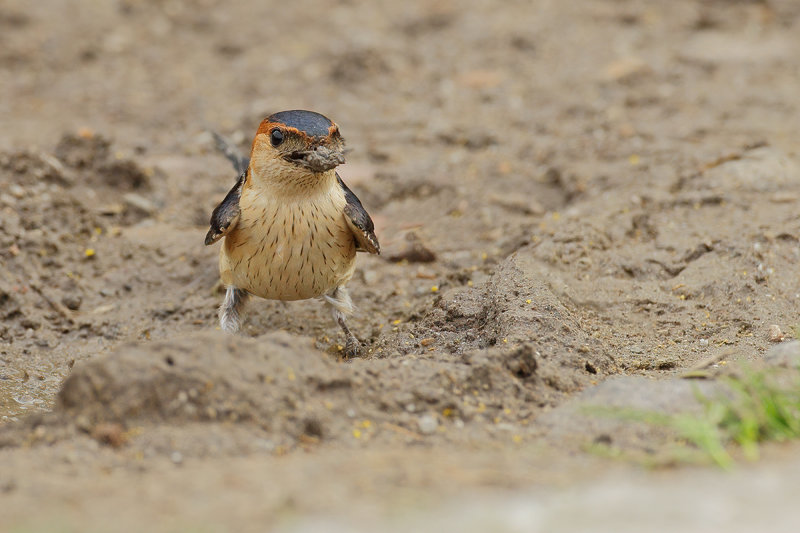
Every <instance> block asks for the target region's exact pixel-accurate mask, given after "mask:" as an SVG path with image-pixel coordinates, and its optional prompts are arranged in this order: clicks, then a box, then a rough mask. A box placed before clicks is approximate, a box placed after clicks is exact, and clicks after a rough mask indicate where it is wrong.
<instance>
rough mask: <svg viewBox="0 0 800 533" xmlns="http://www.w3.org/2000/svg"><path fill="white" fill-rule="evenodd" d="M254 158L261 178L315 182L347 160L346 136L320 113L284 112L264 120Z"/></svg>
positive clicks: (291, 182)
mask: <svg viewBox="0 0 800 533" xmlns="http://www.w3.org/2000/svg"><path fill="white" fill-rule="evenodd" d="M250 161H251V163H250V165H251V170H252V171H253V173H254V174H257V175H258V176H259V177H260V179H261V180H266V181H271V182H275V183H277V182H280V183H281V184H282V185H311V184H313V182H314V181H315V179H317V178H318V177H319V176H320V175H324V174H326V173H327V172H328V171H330V170H332V169H334V168H336V167H337V166H338V165H341V164H343V163H344V139H342V136H341V135H340V134H339V127H338V126H337V125H336V124H335V123H333V122H332V121H331V120H330V119H328V118H327V117H325V116H323V115H320V114H319V113H314V112H313V111H303V110H294V111H281V112H280V113H275V114H273V115H270V116H268V117H267V118H265V119H264V120H263V121H262V122H261V125H260V126H259V127H258V132H256V136H255V139H253V149H252V151H251V154H250Z"/></svg>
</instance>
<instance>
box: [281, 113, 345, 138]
mask: <svg viewBox="0 0 800 533" xmlns="http://www.w3.org/2000/svg"><path fill="white" fill-rule="evenodd" d="M267 120H269V121H270V122H277V123H279V124H284V125H286V126H288V127H290V128H296V129H298V130H300V131H301V132H303V133H305V134H306V135H309V136H311V137H325V136H327V135H328V134H329V133H330V127H331V126H333V122H331V121H330V119H328V117H326V116H324V115H320V114H319V113H315V112H313V111H304V110H302V109H294V110H292V111H281V112H280V113H275V114H273V115H270V116H269V117H267Z"/></svg>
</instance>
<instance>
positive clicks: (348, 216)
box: [336, 173, 381, 254]
mask: <svg viewBox="0 0 800 533" xmlns="http://www.w3.org/2000/svg"><path fill="white" fill-rule="evenodd" d="M336 180H337V181H338V182H339V186H340V187H341V188H342V189H343V190H344V197H345V199H346V200H347V205H345V206H344V218H345V220H346V221H347V225H348V226H350V229H351V230H352V231H353V236H355V238H356V245H357V246H356V250H357V251H359V252H369V253H371V254H380V253H381V245H380V244H379V243H378V238H377V237H376V236H375V225H374V224H373V223H372V219H371V218H370V217H369V213H367V211H366V209H364V206H363V205H361V201H360V200H359V199H358V197H357V196H356V195H355V194H353V191H351V190H350V189H349V188H348V187H347V185H345V184H344V182H343V181H342V178H340V177H339V174H338V173H337V174H336Z"/></svg>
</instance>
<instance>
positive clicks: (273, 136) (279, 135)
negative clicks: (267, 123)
mask: <svg viewBox="0 0 800 533" xmlns="http://www.w3.org/2000/svg"><path fill="white" fill-rule="evenodd" d="M269 142H271V143H272V146H278V145H279V144H281V143H282V142H283V132H282V131H281V130H279V129H277V128H276V129H274V130H272V132H270V134H269Z"/></svg>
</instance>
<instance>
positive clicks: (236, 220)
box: [205, 110, 380, 357]
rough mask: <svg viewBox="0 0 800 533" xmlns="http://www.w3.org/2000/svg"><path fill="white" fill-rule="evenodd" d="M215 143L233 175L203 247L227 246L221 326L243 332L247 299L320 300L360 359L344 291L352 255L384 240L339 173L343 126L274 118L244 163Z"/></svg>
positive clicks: (313, 118)
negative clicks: (251, 296) (337, 169)
mask: <svg viewBox="0 0 800 533" xmlns="http://www.w3.org/2000/svg"><path fill="white" fill-rule="evenodd" d="M215 139H216V142H217V146H218V147H219V148H220V149H221V150H222V152H223V153H224V154H225V156H226V157H227V158H228V159H229V160H230V161H231V162H232V163H233V165H234V168H235V169H236V170H237V172H238V173H239V178H238V180H237V182H236V184H235V185H234V186H233V188H232V189H231V190H230V192H228V194H227V195H226V196H225V198H224V199H223V200H222V202H220V204H219V205H218V206H217V207H216V208H215V209H214V211H213V212H212V214H211V220H210V226H211V227H210V229H209V230H208V233H207V234H206V238H205V244H206V245H207V246H208V245H211V244H214V243H215V242H217V241H219V240H220V239H222V240H223V242H222V246H221V247H220V253H219V272H220V278H221V280H222V283H223V285H224V286H225V298H224V300H223V302H222V304H221V305H220V307H219V312H218V317H219V324H220V327H221V329H222V330H224V331H226V332H229V333H235V332H237V331H238V330H239V329H240V327H241V323H242V312H243V309H244V306H245V304H246V302H247V300H248V298H249V297H250V295H253V296H257V297H260V298H265V299H271V300H283V301H293V300H305V299H311V298H321V299H323V300H324V301H325V302H326V303H327V304H328V305H329V306H330V308H331V310H332V313H333V318H334V320H335V321H336V322H337V323H338V325H339V327H340V328H341V329H342V332H343V333H344V336H345V345H344V355H345V356H346V357H356V356H358V355H359V353H360V350H361V346H360V343H359V341H358V339H357V338H356V337H355V335H353V333H352V332H351V331H350V329H349V328H348V326H347V322H346V319H347V316H348V315H350V314H352V313H353V310H354V307H353V303H352V300H351V298H350V295H349V293H348V291H347V288H346V285H347V283H348V282H349V281H350V279H351V278H352V277H353V273H354V272H355V265H356V252H367V253H370V254H380V243H379V242H378V238H377V237H376V235H375V226H374V224H373V222H372V218H371V217H370V216H369V214H368V213H367V211H366V210H365V209H364V206H363V205H362V204H361V201H360V200H359V199H358V197H357V196H356V195H355V194H354V193H353V191H351V190H350V188H348V187H347V185H345V183H344V181H343V180H342V178H341V177H340V176H339V173H338V172H337V171H336V167H338V166H339V165H341V164H343V163H344V162H345V157H344V139H343V138H342V136H341V133H340V132H339V126H338V125H336V124H335V123H334V122H333V121H331V120H330V119H329V118H327V117H326V116H324V115H322V114H320V113H316V112H313V111H306V110H290V111H281V112H279V113H274V114H272V115H270V116H268V117H266V118H265V119H264V120H262V121H261V123H260V125H259V127H258V130H257V132H256V134H255V137H254V139H253V143H252V148H251V151H250V157H249V158H245V157H241V156H240V155H239V154H238V153H237V152H236V150H235V149H233V148H232V147H231V146H230V145H229V144H228V143H227V142H226V141H225V140H224V139H223V138H222V137H221V136H219V135H215Z"/></svg>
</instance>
